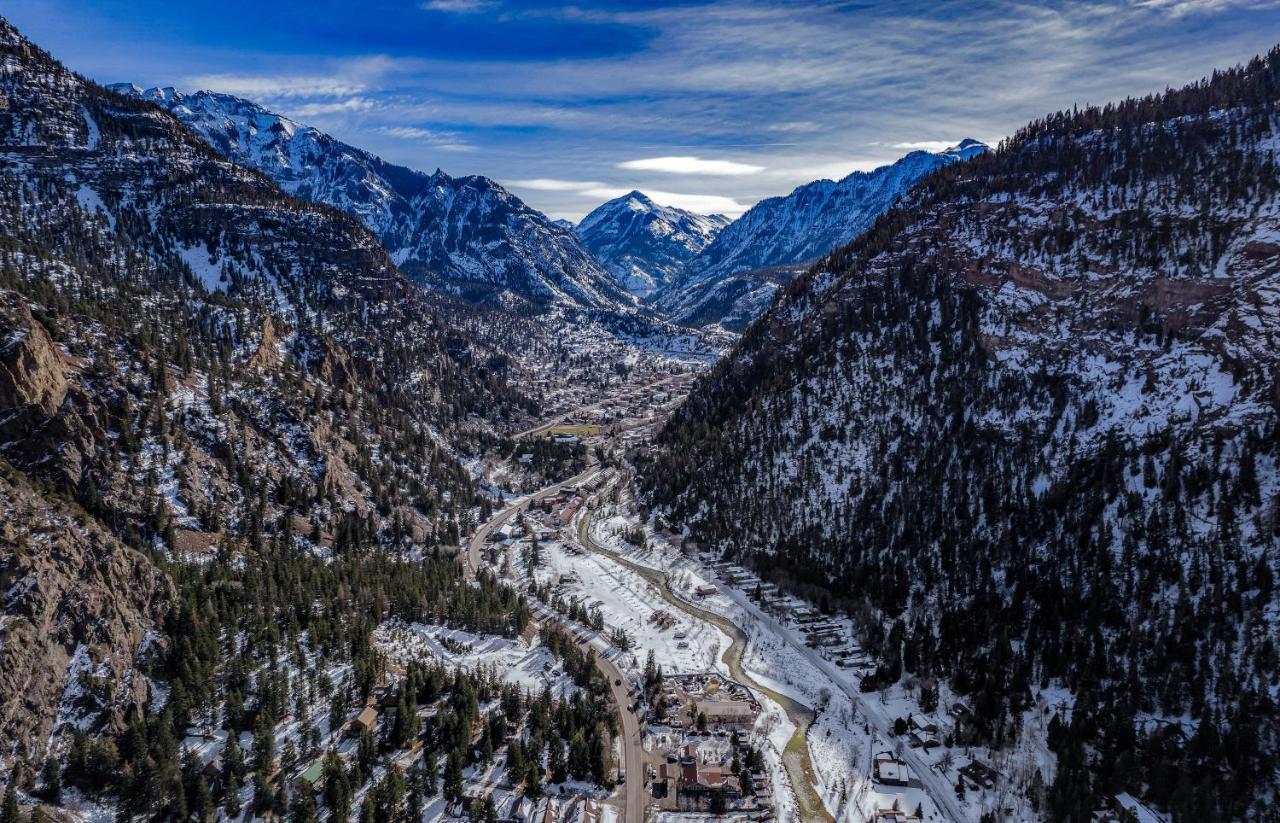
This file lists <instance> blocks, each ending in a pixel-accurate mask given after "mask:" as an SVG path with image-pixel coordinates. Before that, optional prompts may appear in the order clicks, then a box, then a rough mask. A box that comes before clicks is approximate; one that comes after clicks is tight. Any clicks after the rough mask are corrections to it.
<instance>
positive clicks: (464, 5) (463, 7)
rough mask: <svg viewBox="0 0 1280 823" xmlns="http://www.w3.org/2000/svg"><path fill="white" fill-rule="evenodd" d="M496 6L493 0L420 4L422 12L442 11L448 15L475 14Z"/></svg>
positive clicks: (437, 0)
mask: <svg viewBox="0 0 1280 823" xmlns="http://www.w3.org/2000/svg"><path fill="white" fill-rule="evenodd" d="M496 5H498V4H497V3H496V2H494V0H429V2H426V3H423V4H421V6H420V8H421V9H423V10H424V11H443V12H447V13H449V14H475V13H476V12H478V11H484V10H485V9H490V8H493V7H494V6H496Z"/></svg>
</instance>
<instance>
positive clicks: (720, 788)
mask: <svg viewBox="0 0 1280 823" xmlns="http://www.w3.org/2000/svg"><path fill="white" fill-rule="evenodd" d="M716 795H719V796H720V797H721V798H722V799H723V800H724V807H725V808H731V807H734V806H737V805H740V804H741V803H742V786H741V785H740V784H739V782H738V778H737V777H736V776H734V775H732V774H726V773H725V772H724V771H723V770H722V769H721V767H720V766H699V765H698V764H697V763H681V764H680V781H679V783H677V784H676V808H678V809H680V810H682V811H706V810H708V809H710V808H711V807H712V803H713V800H714V799H715V797H716Z"/></svg>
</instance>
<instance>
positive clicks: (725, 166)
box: [617, 156, 765, 177]
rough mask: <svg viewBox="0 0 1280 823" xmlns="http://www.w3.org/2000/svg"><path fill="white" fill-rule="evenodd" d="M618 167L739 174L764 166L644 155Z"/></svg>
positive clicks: (689, 157)
mask: <svg viewBox="0 0 1280 823" xmlns="http://www.w3.org/2000/svg"><path fill="white" fill-rule="evenodd" d="M617 167H618V168H620V169H630V170H632V171H660V172H663V173H665V174H710V175H715V176H730V177H732V176H736V175H741V174H758V173H760V172H762V171H764V168H765V167H764V166H757V165H754V164H751V163H737V162H734V161H732V160H703V159H702V158H701V157H693V156H669V157H646V158H643V159H640V160H626V161H624V162H622V163H619V164H618V165H617Z"/></svg>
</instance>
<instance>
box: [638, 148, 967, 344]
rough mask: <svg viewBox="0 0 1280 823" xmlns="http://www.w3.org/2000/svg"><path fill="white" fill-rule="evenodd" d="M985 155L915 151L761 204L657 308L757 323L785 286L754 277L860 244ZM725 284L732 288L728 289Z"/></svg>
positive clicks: (695, 262) (683, 316)
mask: <svg viewBox="0 0 1280 823" xmlns="http://www.w3.org/2000/svg"><path fill="white" fill-rule="evenodd" d="M984 151H987V146H986V145H984V144H982V143H980V142H978V141H977V140H964V141H961V142H960V143H959V144H958V145H956V146H953V147H952V148H949V149H947V150H945V151H941V152H927V151H913V152H911V153H910V154H908V155H906V156H905V157H903V158H902V159H901V160H898V161H897V162H896V163H893V164H891V165H888V166H882V167H880V168H878V169H875V170H873V171H868V172H862V171H856V172H854V173H853V174H850V175H849V176H848V177H845V178H844V179H842V180H839V181H833V180H816V181H814V182H812V183H807V184H805V185H803V186H800V187H799V188H797V189H796V190H795V191H793V192H791V194H788V195H786V196H783V197H770V198H768V199H767V200H761V201H760V202H759V203H757V204H756V205H755V206H753V207H752V208H751V209H749V210H748V211H747V213H746V214H744V215H742V217H739V218H738V219H737V220H735V221H733V222H732V223H731V224H729V225H728V226H727V227H726V228H725V229H724V231H722V232H720V234H719V235H718V236H717V237H716V238H715V240H713V241H712V242H711V243H709V244H708V245H707V247H706V248H705V249H703V250H702V251H701V252H700V253H699V254H698V255H697V256H695V257H694V258H693V259H692V260H690V261H689V263H688V265H687V266H685V269H684V271H683V272H681V274H680V276H678V277H677V278H675V279H674V280H673V281H672V283H671V285H670V286H669V287H668V288H667V289H666V290H664V292H663V293H662V294H661V295H660V296H659V297H658V300H657V303H658V305H660V306H661V307H662V308H663V309H664V310H665V311H667V312H668V313H669V314H670V316H671V317H673V318H674V319H676V320H680V321H682V322H699V321H700V322H703V323H706V322H716V321H717V315H718V316H719V317H721V318H726V319H727V318H736V319H738V320H741V318H744V317H745V318H746V320H747V321H748V322H749V321H750V320H751V319H752V318H754V317H755V315H756V314H758V313H759V311H761V310H763V309H764V308H767V307H768V305H769V299H770V298H771V297H772V294H773V291H774V290H776V288H777V286H778V282H777V279H776V278H775V277H774V276H773V274H776V272H777V270H776V269H775V270H774V272H773V274H765V275H762V276H759V277H755V276H751V275H748V274H747V273H749V272H755V271H757V270H762V269H772V268H773V267H776V266H783V265H787V264H794V263H803V262H806V261H811V260H814V259H816V258H817V257H819V256H821V255H823V254H826V253H827V252H829V251H831V250H832V249H834V248H836V247H838V246H841V245H843V244H845V243H848V242H850V241H852V240H853V239H854V238H856V237H857V236H858V235H859V234H862V232H864V231H866V230H867V229H868V228H869V227H870V226H871V224H872V223H874V222H875V219H876V218H877V217H879V216H880V215H881V214H883V213H884V212H885V211H886V210H887V209H888V208H889V207H890V206H892V205H893V204H894V203H895V202H896V201H897V200H898V198H899V197H901V196H902V194H903V193H904V192H905V191H907V190H908V189H910V188H911V187H912V186H913V185H915V183H916V182H917V181H918V180H920V179H921V178H922V177H924V176H925V175H927V174H929V173H930V172H933V171H935V170H937V169H939V168H942V167H943V166H948V165H950V164H952V163H955V162H957V161H959V160H967V159H969V158H971V157H974V156H976V155H978V154H981V153H982V152H984ZM721 280H724V281H732V282H726V283H725V284H724V287H723V288H721V287H720V284H719V283H718V282H717V281H721ZM709 294H718V295H721V297H723V295H724V294H741V295H745V296H746V297H747V302H746V303H740V302H739V301H737V300H728V301H724V300H712V301H710V302H709V301H708V295H709ZM762 296H763V299H762Z"/></svg>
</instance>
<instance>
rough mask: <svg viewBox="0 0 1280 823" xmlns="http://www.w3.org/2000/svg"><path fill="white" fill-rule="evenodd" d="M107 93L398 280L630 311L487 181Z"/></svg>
mask: <svg viewBox="0 0 1280 823" xmlns="http://www.w3.org/2000/svg"><path fill="white" fill-rule="evenodd" d="M111 89H112V90H113V91H118V92H123V93H127V94H131V95H133V96H135V97H138V98H141V99H143V100H148V101H150V102H153V103H156V104H157V105H159V106H161V107H162V108H165V109H168V110H169V111H170V112H172V113H173V114H174V115H176V116H177V117H178V119H180V120H181V121H182V122H183V123H185V124H186V125H187V126H188V127H190V128H191V129H192V130H193V131H195V132H196V133H197V134H198V135H200V136H201V137H202V138H204V139H205V140H206V141H207V142H208V143H209V144H210V145H212V146H213V147H214V149H216V150H217V151H218V153H220V154H222V155H223V156H224V157H226V158H228V159H230V160H232V161H234V162H236V163H239V164H240V165H243V166H248V167H251V168H255V169H257V170H259V171H261V172H262V173H264V174H266V175H267V176H268V177H270V178H271V179H272V180H273V181H274V182H275V183H276V184H277V185H279V186H280V187H281V188H282V189H284V190H285V191H287V192H289V193H290V194H293V195H295V196H297V197H300V198H303V199H306V200H310V201H312V202H316V203H324V204H326V205H330V206H333V207H335V208H337V209H340V210H341V211H344V212H346V213H347V214H349V215H351V216H353V217H355V218H356V219H358V220H360V222H362V223H364V225H365V226H366V227H368V228H369V229H370V230H371V231H373V232H374V234H376V235H377V236H378V238H379V240H381V241H382V244H383V246H384V247H385V248H386V249H387V252H388V253H389V254H390V255H391V257H392V259H393V260H394V261H395V262H396V263H397V264H398V265H399V266H400V268H401V269H402V270H403V271H404V272H405V273H406V274H408V275H410V276H411V277H413V278H414V279H416V280H418V281H419V282H421V283H423V284H425V285H428V286H430V287H432V288H435V289H439V290H441V291H446V292H449V293H452V294H457V295H461V296H463V297H466V298H468V299H473V300H477V301H481V302H487V301H492V300H495V299H496V300H497V301H498V302H504V301H505V300H507V299H508V298H510V297H515V298H517V299H519V300H523V301H530V302H533V303H550V302H562V303H567V304H570V305H577V306H582V307H586V308H596V309H601V308H603V309H610V308H615V307H619V306H622V307H626V306H630V305H632V304H633V303H634V301H633V300H632V299H631V298H630V296H629V295H628V294H627V293H626V292H625V291H624V290H622V289H620V288H619V287H618V286H617V285H616V284H615V283H614V282H613V279H612V278H611V277H610V276H609V275H608V273H606V272H605V271H604V269H603V268H602V267H601V266H600V265H599V264H597V263H596V262H595V260H594V259H593V258H592V257H591V255H590V254H589V253H588V252H587V250H586V249H584V248H583V247H582V244H581V243H579V242H578V238H577V237H576V236H575V235H574V234H573V232H571V231H569V230H568V229H567V228H565V227H564V226H562V225H558V224H557V223H555V222H553V221H552V220H550V219H549V218H547V217H546V216H545V215H544V214H542V213H541V212H538V211H536V210H535V209H532V208H530V207H529V206H527V205H526V204H525V203H524V202H523V201H521V200H520V198H518V197H516V196H515V195H513V194H511V193H510V192H508V191H507V190H506V189H504V188H502V186H500V185H498V184H497V183H495V182H494V181H492V180H490V179H488V178H485V177H480V176H467V177H451V176H449V175H448V174H445V173H444V172H443V171H439V170H437V171H436V172H435V173H433V174H426V173H424V172H419V171H415V170H413V169H410V168H406V167H404V166H397V165H394V164H392V163H388V162H386V161H385V160H383V159H382V158H380V157H377V156H376V155H373V154H371V153H369V152H367V151H364V150H362V149H358V148H355V147H353V146H350V145H347V144H346V143H343V142H341V141H340V140H337V139H336V138H334V137H332V136H331V135H329V134H326V133H325V132H323V131H320V130H319V129H316V128H314V127H311V126H305V125H302V124H300V123H297V122H295V121H293V120H290V119H289V118H287V117H283V116H281V115H278V114H275V113H274V112H271V111H268V110H267V109H265V108H263V107H262V106H259V105H258V104H256V103H253V102H252V101H249V100H244V99H242V98H239V97H234V96H231V95H227V94H219V93H216V92H208V91H197V92H192V93H190V94H187V93H183V92H180V91H177V90H175V89H173V88H171V87H168V88H151V89H146V90H144V89H141V88H139V87H138V86H136V85H132V84H127V83H120V84H116V85H114V86H111Z"/></svg>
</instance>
